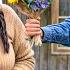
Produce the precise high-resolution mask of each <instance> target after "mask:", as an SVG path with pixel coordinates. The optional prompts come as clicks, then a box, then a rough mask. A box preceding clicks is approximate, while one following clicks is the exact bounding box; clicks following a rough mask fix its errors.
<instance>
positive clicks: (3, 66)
mask: <svg viewBox="0 0 70 70" xmlns="http://www.w3.org/2000/svg"><path fill="white" fill-rule="evenodd" d="M0 10H2V11H3V13H4V17H5V21H6V29H7V33H8V41H9V44H10V48H9V53H4V47H3V43H2V40H1V37H0V70H34V63H35V61H34V58H33V55H34V52H33V50H32V48H31V46H30V44H29V42H28V41H27V40H26V38H27V35H26V30H25V27H24V25H23V23H22V21H21V20H20V19H19V17H18V16H17V15H16V13H15V12H14V11H13V9H12V8H10V7H9V6H7V5H5V4H0Z"/></svg>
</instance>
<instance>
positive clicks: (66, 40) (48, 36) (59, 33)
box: [42, 17, 70, 46]
mask: <svg viewBox="0 0 70 70" xmlns="http://www.w3.org/2000/svg"><path fill="white" fill-rule="evenodd" d="M42 30H43V31H44V37H43V40H42V41H43V42H48V43H57V44H62V45H66V46H70V17H68V18H67V19H65V20H64V21H63V22H61V23H58V24H53V25H48V26H45V27H42Z"/></svg>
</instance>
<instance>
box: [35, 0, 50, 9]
mask: <svg viewBox="0 0 70 70" xmlns="http://www.w3.org/2000/svg"><path fill="white" fill-rule="evenodd" d="M35 3H36V5H37V7H38V8H40V9H46V8H47V7H48V6H49V2H48V0H43V1H42V0H35Z"/></svg>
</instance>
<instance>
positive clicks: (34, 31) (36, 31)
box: [25, 19, 42, 37]
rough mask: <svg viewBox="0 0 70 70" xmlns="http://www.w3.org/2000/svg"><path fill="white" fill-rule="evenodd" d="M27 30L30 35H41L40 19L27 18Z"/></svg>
mask: <svg viewBox="0 0 70 70" xmlns="http://www.w3.org/2000/svg"><path fill="white" fill-rule="evenodd" d="M25 27H26V31H27V34H28V35H29V36H31V37H32V36H35V35H41V36H42V31H41V29H40V21H38V20H36V19H27V21H26V24H25Z"/></svg>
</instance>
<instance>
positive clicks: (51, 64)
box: [47, 45, 56, 70]
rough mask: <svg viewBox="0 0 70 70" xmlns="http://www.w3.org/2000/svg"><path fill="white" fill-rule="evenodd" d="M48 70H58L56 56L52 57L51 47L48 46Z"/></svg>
mask: <svg viewBox="0 0 70 70" xmlns="http://www.w3.org/2000/svg"><path fill="white" fill-rule="evenodd" d="M47 57H48V69H47V70H56V56H55V55H51V46H50V45H49V46H48V56H47Z"/></svg>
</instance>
